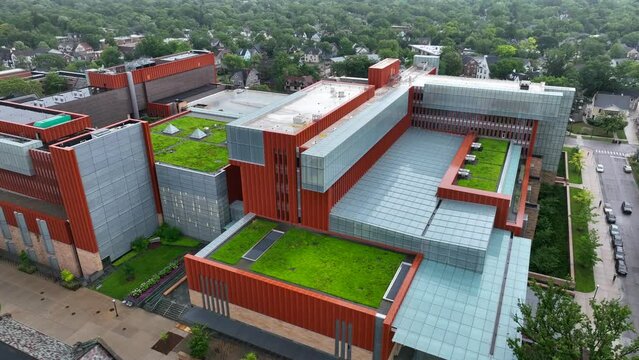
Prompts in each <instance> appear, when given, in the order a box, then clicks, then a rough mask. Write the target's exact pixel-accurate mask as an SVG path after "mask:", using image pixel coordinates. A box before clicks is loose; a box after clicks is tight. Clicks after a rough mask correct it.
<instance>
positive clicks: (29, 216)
mask: <svg viewBox="0 0 639 360" xmlns="http://www.w3.org/2000/svg"><path fill="white" fill-rule="evenodd" d="M0 207H2V210H0V211H2V212H3V213H4V217H5V219H6V220H7V223H8V224H9V225H12V226H16V227H17V226H18V222H17V221H16V217H15V215H14V214H13V212H14V211H17V212H19V213H22V215H24V220H25V222H26V223H27V228H28V229H29V231H31V232H32V233H35V234H38V235H42V234H40V228H38V223H37V222H36V220H37V219H40V220H44V221H46V222H47V227H48V228H49V235H50V236H51V238H52V239H54V240H58V241H60V242H63V243H65V244H71V243H72V242H71V229H70V228H69V223H68V222H67V220H66V219H60V218H57V217H53V216H50V215H46V214H42V213H40V212H37V211H33V210H31V209H27V208H23V207H20V206H17V205H15V204H12V203H8V202H4V201H0Z"/></svg>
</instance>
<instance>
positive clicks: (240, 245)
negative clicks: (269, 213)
mask: <svg viewBox="0 0 639 360" xmlns="http://www.w3.org/2000/svg"><path fill="white" fill-rule="evenodd" d="M275 226H277V224H276V223H274V222H271V221H266V220H260V219H255V220H253V222H252V223H250V224H249V225H248V226H246V227H244V228H243V229H242V230H241V231H240V232H239V233H237V234H236V235H235V236H234V237H233V238H231V239H229V240H228V241H227V242H225V243H224V244H223V245H222V246H220V247H219V248H218V249H217V250H216V251H215V252H214V253H213V254H211V255H210V256H209V257H210V258H211V259H213V260H217V261H221V262H223V263H226V264H230V265H235V264H237V263H238V262H239V261H240V260H241V259H242V255H244V254H246V252H247V251H249V250H250V249H251V248H252V247H253V245H255V244H257V242H258V241H260V240H261V239H262V238H263V237H264V236H266V234H268V233H269V232H270V231H271V230H273V229H274V228H275Z"/></svg>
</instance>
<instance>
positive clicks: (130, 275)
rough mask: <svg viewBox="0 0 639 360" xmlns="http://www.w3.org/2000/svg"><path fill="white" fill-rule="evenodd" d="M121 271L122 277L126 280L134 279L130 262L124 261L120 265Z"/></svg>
mask: <svg viewBox="0 0 639 360" xmlns="http://www.w3.org/2000/svg"><path fill="white" fill-rule="evenodd" d="M122 271H124V278H125V279H126V281H132V280H133V279H135V269H134V268H133V266H131V264H128V263H125V264H124V265H122Z"/></svg>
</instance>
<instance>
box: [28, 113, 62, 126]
mask: <svg viewBox="0 0 639 360" xmlns="http://www.w3.org/2000/svg"><path fill="white" fill-rule="evenodd" d="M69 121H71V115H67V114H61V115H56V116H54V117H51V118H48V119H45V120H40V121H36V122H34V123H33V126H35V127H37V128H40V129H48V128H50V127H53V126H56V125H60V124H64V123H66V122H69Z"/></svg>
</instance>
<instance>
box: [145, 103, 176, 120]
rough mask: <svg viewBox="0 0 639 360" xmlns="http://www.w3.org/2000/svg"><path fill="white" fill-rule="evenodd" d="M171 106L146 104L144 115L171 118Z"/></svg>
mask: <svg viewBox="0 0 639 360" xmlns="http://www.w3.org/2000/svg"><path fill="white" fill-rule="evenodd" d="M171 112H172V111H171V104H160V103H153V102H148V103H146V113H147V115H149V116H154V117H161V118H165V117H168V116H171V115H172V114H171Z"/></svg>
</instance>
